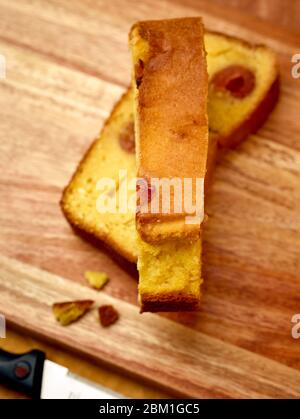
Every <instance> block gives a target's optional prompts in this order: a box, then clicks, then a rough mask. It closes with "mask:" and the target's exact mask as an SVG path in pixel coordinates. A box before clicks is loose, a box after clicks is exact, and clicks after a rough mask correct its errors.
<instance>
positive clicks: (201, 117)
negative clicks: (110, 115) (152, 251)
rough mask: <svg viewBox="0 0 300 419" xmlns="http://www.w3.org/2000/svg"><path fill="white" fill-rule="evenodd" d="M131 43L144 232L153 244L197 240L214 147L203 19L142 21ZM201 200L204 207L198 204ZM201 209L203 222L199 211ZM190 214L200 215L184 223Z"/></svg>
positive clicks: (139, 226)
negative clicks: (210, 147) (209, 152)
mask: <svg viewBox="0 0 300 419" xmlns="http://www.w3.org/2000/svg"><path fill="white" fill-rule="evenodd" d="M129 43H130V47H131V51H132V59H133V88H134V91H135V128H136V149H137V152H136V158H137V177H138V179H139V180H140V181H141V183H140V184H139V189H138V192H140V193H138V196H137V202H138V209H137V215H136V225H137V229H138V232H139V234H140V235H141V237H142V238H143V239H144V240H145V241H147V242H150V243H158V242H163V241H165V240H167V239H171V238H180V239H182V238H183V236H185V237H193V238H197V237H199V232H200V224H201V222H202V219H203V216H204V210H203V208H204V205H203V201H204V177H205V173H206V160H207V149H208V121H207V91H208V76H207V66H206V54H205V50H204V29H203V25H202V21H201V19H200V18H183V19H170V20H157V21H145V22H138V23H136V24H135V25H134V26H133V27H132V29H131V31H130V35H129ZM186 181H189V182H190V186H191V190H190V191H189V192H190V193H191V196H189V198H190V200H191V202H190V203H191V207H190V209H191V212H190V213H188V212H187V211H186V206H187V204H188V202H187V201H188V199H187V198H188V196H187V193H185V192H186V189H187V187H186V188H185V186H186V185H185V184H184V182H186ZM175 184H176V187H175V186H174V185H175ZM140 185H141V186H140ZM196 188H197V193H196ZM145 192H146V193H147V196H146V197H145V200H144V202H142V197H143V196H144V195H145ZM148 192H150V193H151V196H148ZM168 194H169V195H168ZM196 197H197V198H200V199H198V201H200V200H201V201H202V202H197V203H196V202H195V201H196ZM193 198H194V199H193ZM179 201H180V202H179ZM196 204H198V208H197V210H198V214H197V218H196V216H195V215H196V214H195V212H193V211H196ZM201 210H202V211H201ZM188 215H190V217H189V219H191V216H194V218H193V222H191V223H187V222H186V220H187V217H188Z"/></svg>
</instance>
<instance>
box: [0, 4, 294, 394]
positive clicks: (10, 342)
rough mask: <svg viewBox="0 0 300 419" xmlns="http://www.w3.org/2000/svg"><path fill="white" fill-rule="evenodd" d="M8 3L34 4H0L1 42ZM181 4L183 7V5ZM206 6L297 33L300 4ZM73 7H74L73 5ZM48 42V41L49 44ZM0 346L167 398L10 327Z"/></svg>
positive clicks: (3, 391) (113, 384) (125, 388)
mask: <svg viewBox="0 0 300 419" xmlns="http://www.w3.org/2000/svg"><path fill="white" fill-rule="evenodd" d="M66 2H67V3H68V1H67V0H62V1H61V2H59V1H55V0H53V1H52V0H49V1H48V3H53V5H52V6H54V7H57V9H58V11H59V10H60V3H66ZM84 2H85V0H82V5H83V4H84ZM11 3H14V8H16V9H18V3H20V10H19V12H20V16H19V18H22V15H24V19H25V18H26V13H27V12H26V4H27V3H28V4H29V3H33V2H32V1H30V0H23V1H18V0H13V1H8V0H0V10H1V20H2V26H1V30H0V39H4V40H5V39H6V28H5V23H6V12H9V13H11ZM74 3H75V2H74ZM94 3H95V7H97V1H96V0H94ZM182 3H184V1H183V2H182ZM194 3H195V4H196V3H197V1H196V0H194ZM208 3H211V4H212V3H215V4H216V5H218V6H219V7H226V9H228V8H230V7H236V8H239V9H240V11H241V13H247V14H248V15H253V16H254V17H258V18H262V19H269V20H271V21H273V22H275V23H277V24H278V25H281V26H284V27H286V28H288V29H289V31H294V32H299V23H300V3H299V2H296V1H293V0H286V1H285V2H282V1H280V0H256V1H254V0H244V1H243V0H228V1H222V0H214V1H212V0H209V1H208ZM283 3H284V6H283ZM37 4H39V5H40V4H41V3H40V2H39V3H37ZM76 5H78V2H76ZM130 5H131V7H134V2H132V1H131V2H130ZM74 7H76V6H75V4H74ZM124 8H126V2H124ZM90 10H91V9H90ZM35 12H36V13H37V14H39V13H41V14H42V13H45V11H42V10H41V9H39V8H38V6H37V8H36V10H35ZM42 30H43V29H42V28H41V31H42ZM16 42H19V43H20V45H21V43H22V39H20V40H18V41H16ZM49 42H51V41H50V40H49ZM296 52H299V51H295V53H296ZM12 128H13V127H12ZM1 141H3V139H1ZM0 176H1V175H0ZM0 344H1V347H3V348H4V349H7V350H10V351H13V352H22V351H26V350H29V349H31V348H39V349H43V350H45V351H46V352H47V355H48V357H49V358H50V359H52V360H54V361H56V362H58V363H61V364H63V365H65V366H67V367H69V368H70V369H71V370H72V371H73V372H74V373H77V374H80V375H82V376H85V377H87V378H89V379H92V380H94V381H95V382H98V383H100V384H104V385H106V386H108V387H110V388H112V389H113V390H115V391H118V392H121V393H123V394H125V395H126V396H129V397H138V398H146V397H153V398H156V397H169V395H168V394H167V393H166V392H163V391H161V390H157V389H154V388H152V387H151V386H150V385H147V384H145V383H141V382H138V381H137V380H135V379H130V378H128V377H126V376H124V375H121V374H120V373H118V372H114V371H111V370H109V369H108V368H107V367H101V366H98V365H97V366H95V365H92V363H91V362H90V361H88V360H85V359H82V358H79V357H78V356H76V355H73V354H71V353H69V352H67V351H63V350H61V349H59V348H57V347H55V346H53V345H51V344H48V343H43V342H41V341H40V340H39V339H37V338H33V337H31V336H27V335H25V334H24V333H22V332H21V331H17V330H13V329H12V328H11V327H9V328H8V334H7V339H5V340H3V341H1V342H0ZM79 361H80V362H79ZM19 397H22V396H21V395H19V394H17V393H15V392H12V391H9V390H7V389H5V388H3V387H1V386H0V398H19Z"/></svg>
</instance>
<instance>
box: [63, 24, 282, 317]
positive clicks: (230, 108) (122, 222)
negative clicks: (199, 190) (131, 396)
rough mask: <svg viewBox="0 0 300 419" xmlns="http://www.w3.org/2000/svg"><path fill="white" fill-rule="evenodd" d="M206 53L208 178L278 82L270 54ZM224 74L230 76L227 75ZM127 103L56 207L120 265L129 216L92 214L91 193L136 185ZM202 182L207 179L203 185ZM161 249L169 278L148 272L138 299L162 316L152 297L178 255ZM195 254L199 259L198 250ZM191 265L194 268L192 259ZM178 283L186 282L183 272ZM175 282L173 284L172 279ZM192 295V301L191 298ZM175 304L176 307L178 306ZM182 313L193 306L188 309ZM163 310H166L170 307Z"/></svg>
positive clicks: (259, 118) (132, 250)
mask: <svg viewBox="0 0 300 419" xmlns="http://www.w3.org/2000/svg"><path fill="white" fill-rule="evenodd" d="M205 47H206V51H207V66H208V74H209V93H208V117H209V127H210V135H209V150H208V155H209V157H208V163H207V169H208V172H209V173H210V174H211V173H213V166H214V161H215V160H216V157H218V156H219V155H220V152H222V151H223V150H226V149H229V148H231V147H233V146H235V145H236V144H238V143H239V142H240V141H242V140H244V139H245V138H246V137H247V136H248V135H249V134H250V133H252V132H255V131H256V130H257V129H258V128H259V127H260V126H261V125H262V124H263V122H264V121H265V120H266V119H267V117H268V115H269V113H270V112H271V111H272V109H273V108H274V106H275V104H276V102H277V98H278V92H279V77H278V67H277V63H276V57H275V54H274V53H273V52H272V51H271V50H270V49H268V48H267V47H264V46H255V45H251V44H249V43H246V42H244V41H242V40H239V39H237V38H232V37H228V36H226V35H224V34H220V33H211V32H207V33H206V35H205ZM237 67H238V68H237ZM228 68H229V69H230V70H226V69H228ZM237 70H238V71H237ZM245 70H246V73H247V76H245ZM247 70H248V71H250V72H252V73H253V74H254V83H253V78H252V77H250V82H251V83H250V84H249V80H248V79H249V74H248V72H247ZM220 75H221V76H220ZM246 78H247V80H248V81H247V80H246ZM251 80H252V81H251ZM244 85H246V87H247V89H246V90H245V86H244ZM249 86H250V87H251V89H252V90H251V89H249ZM240 90H241V93H239V92H240ZM245 92H246V93H247V94H246V93H245ZM132 101H133V96H132V92H131V91H128V92H127V93H126V94H124V95H123V96H122V98H121V99H120V101H119V102H118V104H117V105H116V106H115V108H114V109H113V111H112V113H111V115H110V117H109V119H108V120H107V122H106V123H105V125H104V127H103V129H102V132H101V134H100V136H99V138H98V139H97V140H96V141H95V142H94V144H93V145H92V146H91V147H90V149H89V150H88V152H87V154H86V156H85V157H84V158H83V160H82V161H81V163H80V164H79V166H78V168H77V170H76V172H75V174H74V176H73V178H72V179H71V181H70V183H69V185H68V186H67V187H66V189H65V191H64V193H63V197H62V201H61V206H62V209H63V211H64V213H65V215H66V217H67V219H68V220H69V221H70V222H71V224H73V225H75V226H77V227H78V228H80V229H81V230H83V231H85V232H88V233H90V234H92V235H93V236H95V237H96V238H99V239H100V240H102V241H104V242H105V243H107V245H108V246H109V247H111V248H113V249H114V250H115V251H117V252H118V253H120V254H121V255H123V256H124V257H125V258H126V259H128V260H130V261H132V262H136V260H137V234H136V229H135V218H134V213H133V212H128V213H127V214H118V213H116V214H101V213H99V212H98V211H97V209H96V203H97V199H98V197H99V191H98V190H97V189H96V185H97V182H98V180H99V179H101V178H103V177H106V176H113V177H114V178H116V179H117V178H118V176H119V170H120V169H126V170H127V172H128V179H129V180H130V179H133V178H134V177H135V173H136V165H135V154H134V133H133V105H132ZM209 177H211V176H209ZM207 178H208V177H207V176H206V180H207ZM197 245H198V244H197V243H194V247H193V248H192V249H190V250H191V252H190V254H191V255H192V254H193V253H192V250H195V253H196V254H197V252H198V250H197ZM167 246H168V244H166V245H165V246H162V248H161V249H160V251H158V248H156V249H155V251H156V253H159V255H158V259H160V260H162V259H164V260H165V261H166V266H168V268H167V270H168V271H170V275H169V276H168V278H166V277H165V273H164V272H161V276H160V275H158V272H157V271H156V275H155V276H152V274H151V272H146V271H145V275H147V276H148V278H149V282H148V286H145V287H144V288H143V289H142V292H143V293H144V294H145V295H146V294H147V295H148V298H147V299H146V301H148V303H147V305H148V309H151V308H152V309H153V310H157V309H158V310H160V311H163V306H162V305H160V306H159V305H158V302H157V301H158V300H157V299H156V296H155V290H156V289H157V290H158V292H160V291H164V292H165V291H166V289H165V290H163V288H164V287H166V286H167V283H168V280H171V279H172V276H173V275H172V273H173V272H174V271H175V270H176V271H178V269H177V267H178V264H177V261H178V253H180V255H183V254H184V253H182V252H178V253H177V252H176V251H175V249H174V248H173V249H172V252H168V250H167V251H166V252H164V248H167ZM198 249H199V252H200V242H199V246H198ZM142 250H144V251H145V255H144V259H145V257H146V253H151V252H152V251H154V249H152V247H151V244H148V243H146V244H145V249H142ZM179 250H180V249H179ZM191 259H192V260H194V258H193V257H191ZM191 259H190V260H189V261H187V262H186V263H187V266H191V267H192V266H193V264H192V263H191ZM181 265H182V264H181ZM173 268H174V271H172V269H173ZM144 269H145V270H147V269H148V268H147V264H145V265H143V266H140V271H142V270H144ZM197 269H198V270H199V275H198V273H195V276H196V275H198V278H199V277H200V267H199V266H198V268H197ZM191 271H192V269H191ZM195 271H196V270H194V272H195ZM182 275H185V273H184V271H182ZM193 275H194V274H193ZM150 278H151V281H150ZM177 278H180V275H179V274H178V277H177ZM186 294H187V293H186ZM193 295H195V296H196V299H197V295H196V293H195V291H194V292H193ZM168 298H169V297H168ZM196 299H195V300H196ZM180 304H181V307H183V302H182V299H181V302H180ZM189 306H192V304H191V302H189ZM165 307H166V302H165ZM173 307H175V304H173ZM167 309H168V310H170V306H168V308H167ZM145 310H147V307H145Z"/></svg>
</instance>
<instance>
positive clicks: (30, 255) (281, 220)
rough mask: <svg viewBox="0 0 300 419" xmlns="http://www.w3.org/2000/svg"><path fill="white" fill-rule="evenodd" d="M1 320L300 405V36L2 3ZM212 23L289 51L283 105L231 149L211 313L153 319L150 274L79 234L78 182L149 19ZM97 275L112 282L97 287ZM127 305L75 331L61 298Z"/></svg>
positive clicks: (201, 9) (205, 387)
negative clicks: (299, 400)
mask: <svg viewBox="0 0 300 419" xmlns="http://www.w3.org/2000/svg"><path fill="white" fill-rule="evenodd" d="M0 15H1V19H0V53H1V54H2V55H4V56H5V57H6V61H7V77H6V80H2V81H0V92H1V93H0V112H1V116H0V132H1V141H0V151H1V161H0V169H1V172H0V222H1V227H0V252H1V254H2V256H1V257H0V313H2V314H4V315H5V316H6V317H7V319H8V320H9V321H10V322H11V323H12V324H15V325H16V326H18V327H19V328H22V329H25V330H28V332H29V333H33V334H37V335H39V336H41V337H42V338H44V339H47V340H51V341H54V342H56V343H58V344H59V345H62V346H65V347H68V348H70V349H72V350H75V351H78V352H80V353H81V354H84V355H87V356H89V357H91V358H92V359H93V361H97V362H105V363H109V364H110V365H113V366H115V367H117V368H121V369H122V370H124V371H126V372H127V373H129V374H134V375H138V376H140V377H143V378H145V379H147V380H151V381H153V382H155V383H157V384H158V385H161V386H165V387H167V388H168V389H169V390H172V391H174V392H175V393H176V394H183V395H185V396H191V397H299V396H300V356H299V355H300V340H296V339H293V338H292V335H291V329H292V323H291V318H292V316H293V315H294V314H295V313H300V121H299V115H298V113H299V112H298V109H299V103H300V79H299V80H295V79H293V78H292V76H291V66H292V64H291V57H292V55H293V54H295V53H299V52H300V39H299V38H298V37H296V35H294V34H291V33H288V32H287V31H283V30H281V29H278V28H277V27H273V26H271V25H269V24H266V23H262V22H260V21H259V20H257V19H256V18H250V17H244V16H242V15H240V14H238V13H231V12H230V13H229V12H228V11H226V10H223V9H221V8H217V7H213V6H211V5H209V3H208V2H202V1H197V2H196V1H192V0H191V1H185V2H184V5H183V4H182V3H181V2H171V1H168V0H167V1H164V2H160V1H150V0H145V1H143V2H139V1H126V2H124V1H112V2H106V1H104V0H103V1H97V2H96V1H95V0H85V1H82V0H73V1H72V2H69V1H67V0H61V1H55V0H52V1H47V2H45V1H43V0H31V1H29V0H23V1H22V2H11V1H9V0H0ZM193 15H202V16H203V18H204V21H205V24H206V26H207V27H208V28H209V29H213V30H219V31H223V32H226V33H228V34H232V35H237V36H240V37H242V38H245V39H248V40H251V41H253V42H263V43H265V44H267V45H269V46H271V47H272V48H274V49H275V50H276V51H277V53H278V57H279V62H280V68H281V76H282V94H281V98H280V102H279V104H278V106H277V108H276V110H275V111H274V112H273V114H272V116H271V118H270V119H269V121H268V122H267V124H266V125H265V126H264V127H263V129H261V130H260V131H259V133H258V135H256V136H253V137H252V138H250V139H249V140H248V141H246V142H245V143H244V144H243V145H242V146H241V147H239V148H238V149H237V150H236V151H234V152H231V153H230V154H228V155H227V156H226V157H225V159H224V160H223V162H222V164H221V165H220V166H219V167H218V169H217V171H216V176H215V183H214V186H213V188H212V192H211V195H210V198H209V205H208V212H209V222H208V223H207V225H206V230H205V244H204V252H205V254H204V258H205V264H204V277H205V285H204V298H203V306H202V310H201V311H200V312H199V313H190V314H188V313H183V314H182V313H181V314H180V313H175V314H165V315H157V314H143V315H140V314H139V309H138V307H137V302H136V293H137V290H136V288H137V275H136V271H135V267H134V266H132V265H129V264H128V263H126V262H124V261H122V260H119V259H117V258H116V257H115V256H114V255H112V254H110V253H109V252H108V251H107V250H105V249H104V248H103V247H102V246H101V245H99V246H98V247H97V248H96V247H95V246H93V245H92V244H90V243H88V242H86V241H84V240H83V239H81V238H79V237H78V236H76V235H75V233H74V232H73V231H72V230H71V228H70V226H69V225H68V224H67V222H66V221H65V219H64V218H63V216H62V214H61V211H60V208H59V205H58V202H59V199H60V196H61V191H62V188H63V187H64V186H65V185H66V184H67V183H68V181H69V178H70V176H71V174H72V172H73V171H74V170H75V167H76V165H77V163H78V161H79V159H80V158H81V157H82V154H83V152H84V151H85V150H86V149H87V147H88V146H89V144H90V142H91V139H92V138H93V137H95V136H96V135H97V133H98V131H99V129H100V127H101V125H102V123H103V121H104V120H105V118H106V117H107V116H108V114H109V112H110V110H111V107H112V105H113V103H114V102H115V101H116V100H117V99H118V97H119V96H120V94H121V93H122V92H123V91H124V89H125V87H126V86H127V84H128V83H129V74H130V62H129V54H128V47H127V33H128V29H129V27H130V25H131V24H132V23H133V22H134V21H136V20H139V19H144V18H165V17H179V16H193ZM86 270H104V271H106V272H107V273H108V274H109V276H110V278H111V281H110V283H109V285H108V286H107V287H106V288H105V291H103V292H96V291H94V290H91V289H90V288H88V286H87V285H86V283H85V281H84V279H83V273H84V271H86ZM78 298H92V299H94V300H95V301H96V302H97V304H102V303H107V302H108V303H112V304H113V305H115V306H116V307H117V308H118V310H119V311H120V314H121V318H120V321H119V322H118V323H117V324H115V325H114V326H113V327H111V328H108V329H101V327H100V326H99V325H98V321H97V313H96V310H95V311H91V312H90V313H89V314H88V315H87V316H86V317H84V318H83V319H82V320H81V321H80V322H78V323H76V324H73V325H71V326H69V327H66V328H62V327H60V326H59V325H58V324H57V323H56V322H55V321H54V319H53V317H52V314H51V304H52V303H53V302H56V301H61V300H70V299H78Z"/></svg>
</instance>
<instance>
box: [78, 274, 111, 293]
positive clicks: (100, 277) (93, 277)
mask: <svg viewBox="0 0 300 419" xmlns="http://www.w3.org/2000/svg"><path fill="white" fill-rule="evenodd" d="M84 277H85V279H86V280H87V282H88V283H89V284H90V286H91V287H93V288H95V289H96V290H101V289H102V288H103V287H104V286H105V285H106V284H107V283H108V281H109V278H108V276H107V274H106V273H105V272H96V271H95V272H94V271H86V272H85V273H84Z"/></svg>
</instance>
